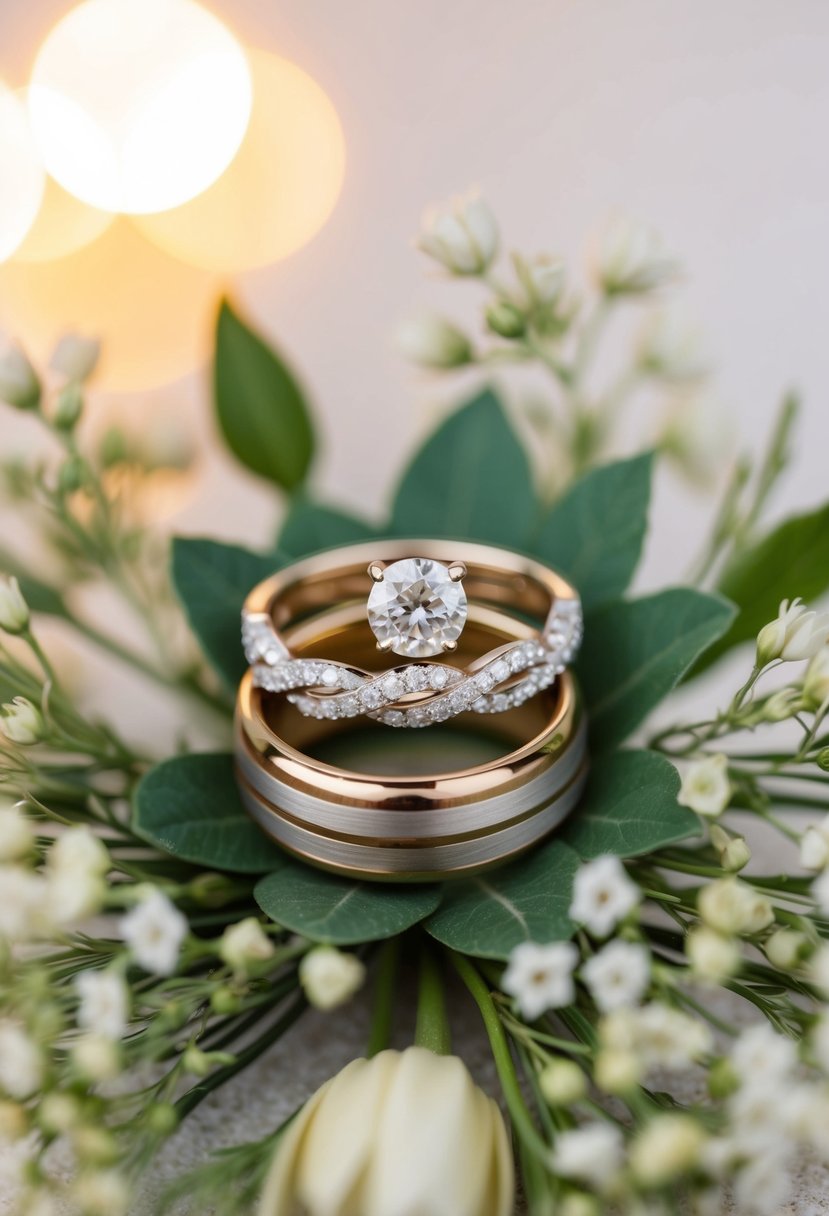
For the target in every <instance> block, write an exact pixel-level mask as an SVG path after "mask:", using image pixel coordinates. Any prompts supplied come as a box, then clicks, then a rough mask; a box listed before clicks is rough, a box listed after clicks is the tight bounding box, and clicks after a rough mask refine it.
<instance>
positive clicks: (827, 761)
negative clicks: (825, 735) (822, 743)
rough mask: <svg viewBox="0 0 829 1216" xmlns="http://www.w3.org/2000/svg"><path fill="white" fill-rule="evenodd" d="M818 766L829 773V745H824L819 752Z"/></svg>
mask: <svg viewBox="0 0 829 1216" xmlns="http://www.w3.org/2000/svg"><path fill="white" fill-rule="evenodd" d="M817 766H818V768H822V769H823V771H824V773H829V747H824V748H822V749H821V750H820V751H819V752H818V754H817Z"/></svg>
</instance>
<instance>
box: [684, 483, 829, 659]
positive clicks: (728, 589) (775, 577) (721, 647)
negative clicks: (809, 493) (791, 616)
mask: <svg viewBox="0 0 829 1216" xmlns="http://www.w3.org/2000/svg"><path fill="white" fill-rule="evenodd" d="M719 590H720V591H721V592H722V594H723V595H725V596H727V597H728V598H729V599H730V600H731V601H732V602H733V603H734V604H736V605H737V608H738V609H739V615H738V616H737V618H736V620H735V621H734V623H733V625H732V626H731V628H730V629H729V630H728V632H727V633H726V634H725V635H724V637H722V638H720V640H719V641H718V642H717V643H716V644H715V645H714V646H712V647H711V649H710V650H709V651H708V652H707V653H706V654H705V656H704V657H703V658H702V660H701V661H700V663H699V664H698V666H697V670H702V669H703V668H704V667H708V666H709V665H710V664H711V663H713V662H714V661H715V660H716V659H718V658H719V657H720V655H722V654H724V653H725V652H726V651H727V650H730V649H731V648H732V647H733V646H737V645H739V643H740V642H747V641H750V640H752V639H753V638H754V637H756V635H757V634H758V633H759V632H760V630H761V629H762V627H763V626H764V625H765V624H766V623H767V622H768V621H771V620H773V619H774V618H775V617H776V616H777V610H778V608H779V606H780V601H781V600H786V599H794V597H795V596H800V597H801V598H802V599H804V600H806V601H809V600H814V599H817V598H818V596H821V595H823V594H824V592H826V591H827V590H829V503H827V504H826V505H825V506H823V507H820V508H819V509H818V510H817V511H810V512H808V513H807V514H806V515H796V516H794V517H793V518H792V519H787V520H786V521H785V522H784V523H782V524H780V526H779V527H778V528H775V530H774V531H773V532H770V533H769V534H768V535H767V536H765V537H764V538H763V539H762V540H761V541H760V542H759V543H758V544H756V545H755V546H754V547H753V548H751V549H748V550H747V551H746V552H745V553H741V554H740V555H739V557H738V558H736V559H735V560H734V561H733V562H732V563H731V565H729V566H728V568H727V569H726V571H725V573H724V574H723V576H722V578H721V579H720V585H719Z"/></svg>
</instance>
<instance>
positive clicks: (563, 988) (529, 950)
mask: <svg viewBox="0 0 829 1216" xmlns="http://www.w3.org/2000/svg"><path fill="white" fill-rule="evenodd" d="M578 957H579V952H578V950H577V949H576V947H575V946H574V945H573V943H572V942H549V943H548V944H547V945H544V946H541V945H538V944H536V943H535V942H520V943H519V945H517V946H515V947H514V949H513V950H512V952H511V954H510V956H509V964H508V966H507V969H506V971H505V972H504V977H503V980H502V981H501V982H502V986H503V989H504V991H505V992H508V993H509V994H510V996H513V997H515V1000H516V1002H517V1004H518V1008H519V1009H520V1010H521V1013H522V1014H523V1016H524V1017H525V1018H527V1020H528V1021H530V1022H534V1021H535V1020H536V1018H539V1017H541V1015H542V1013H545V1012H546V1011H547V1010H548V1009H561V1008H562V1007H564V1006H565V1005H572V1003H573V1001H574V1000H575V996H576V989H575V985H574V983H573V968H574V967H575V965H576V963H577V962H578Z"/></svg>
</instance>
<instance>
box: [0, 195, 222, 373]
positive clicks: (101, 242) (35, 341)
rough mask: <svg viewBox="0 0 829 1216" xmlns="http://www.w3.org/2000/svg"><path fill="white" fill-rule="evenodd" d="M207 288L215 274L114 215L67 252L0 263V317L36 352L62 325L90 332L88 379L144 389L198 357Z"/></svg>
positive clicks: (209, 298) (214, 285)
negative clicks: (93, 354) (93, 362)
mask: <svg viewBox="0 0 829 1216" xmlns="http://www.w3.org/2000/svg"><path fill="white" fill-rule="evenodd" d="M217 294H218V281H217V279H216V278H215V276H213V275H212V274H210V273H208V272H207V271H205V270H200V269H197V268H196V267H193V266H187V265H185V264H184V263H183V262H180V261H177V260H176V259H175V258H171V257H170V256H169V255H168V254H166V253H164V252H163V251H162V250H160V249H158V248H156V246H154V245H152V244H151V243H150V242H149V241H147V240H145V239H144V237H143V236H142V235H141V233H140V232H138V231H137V230H136V228H135V227H134V225H133V224H132V223H131V222H130V221H129V220H127V219H125V218H123V217H120V218H117V219H116V220H115V221H114V222H113V224H112V226H111V227H110V228H109V229H107V231H106V232H105V233H104V234H103V236H101V237H99V238H98V240H96V241H94V242H93V244H91V245H87V246H86V248H85V249H82V250H80V251H79V252H77V253H74V254H71V255H70V256H69V257H64V258H60V259H58V260H57V261H52V262H48V263H40V264H33V263H22V262H16V261H15V262H7V263H6V264H5V265H3V266H0V327H3V328H5V329H8V330H9V331H11V332H12V333H14V334H15V336H16V337H17V338H19V339H20V341H21V342H23V344H24V345H25V347H26V349H27V350H28V351H29V352H30V354H31V355H32V356H34V357H35V358H37V359H40V360H43V361H44V362H45V361H46V360H47V358H48V356H49V353H50V352H51V350H52V348H53V346H54V344H55V342H56V340H57V339H58V338H59V337H60V336H61V335H62V334H64V333H66V332H76V333H81V334H85V335H87V336H89V337H97V338H99V339H100V340H101V342H102V353H101V362H100V364H99V367H98V370H97V371H96V375H95V383H96V385H99V386H101V387H104V388H108V389H113V390H125V391H128V390H136V389H147V388H153V387H155V386H157V385H159V384H165V383H169V382H170V381H172V380H176V379H178V378H179V377H180V376H183V375H185V374H186V373H187V372H189V371H192V370H193V369H194V368H196V367H198V366H199V365H200V364H201V363H202V362H203V360H204V359H205V357H206V355H207V351H208V349H209V343H210V337H211V334H210V330H211V320H212V315H213V311H214V309H215V306H216V298H217Z"/></svg>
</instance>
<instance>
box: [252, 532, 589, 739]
mask: <svg viewBox="0 0 829 1216" xmlns="http://www.w3.org/2000/svg"><path fill="white" fill-rule="evenodd" d="M456 547H457V546H451V547H450V546H448V545H447V543H446V542H445V541H435V540H424V541H390V542H383V543H381V544H379V545H377V546H369V545H350V546H346V547H344V548H340V549H333V550H330V551H328V552H326V553H322V554H319V555H318V556H316V557H313V558H308V559H306V560H305V561H301V562H297V563H296V564H294V565H291V566H287V567H285V568H284V569H283V570H281V571H279V572H278V573H277V574H275V575H273V576H272V577H271V578H269V579H266V580H265V582H263V583H260V584H259V586H258V587H256V588H254V590H253V591H251V593H250V594H249V595H248V597H247V599H246V601H245V605H244V609H243V612H242V642H243V646H244V650H245V655H246V657H247V660H248V663H249V665H250V667H251V669H252V678H253V683H254V685H255V686H256V687H258V688H260V689H263V690H265V691H267V692H272V693H285V694H286V695H287V697H288V700H289V701H291V702H292V703H293V704H294V705H295V706H296V708H297V709H299V710H300V712H301V713H303V714H305V715H306V716H309V717H314V718H331V719H335V718H352V717H356V716H358V715H361V714H366V715H368V716H369V717H371V718H374V719H375V720H377V721H380V722H383V723H386V724H387V725H389V726H418V727H419V726H429V725H431V724H432V723H435V722H445V721H446V720H447V719H449V718H452V717H454V716H455V715H457V714H459V713H464V712H467V711H471V712H474V713H485V714H490V713H499V712H501V711H503V710H507V709H513V708H515V707H517V706H518V705H521V704H522V703H523V702H524V701H526V700H528V699H529V698H530V697H532V696H534V695H535V694H536V693H538V692H540V691H542V690H543V689H544V688H548V687H550V686H551V685H552V684H553V683H554V682H555V680H556V678H557V677H558V676H559V675H561V673H562V672H563V671H564V670H565V669H566V667H567V665H568V664H569V663H570V662H571V661H572V659H573V657H574V656H575V654H576V652H577V650H578V647H579V644H580V642H581V635H582V615H581V603H580V601H579V597H578V594H577V593H576V591H575V589H574V588H573V587H572V586H571V585H570V584H569V583H568V582H567V581H566V580H565V579H564V578H562V577H561V575H559V574H557V573H555V571H553V570H550V569H549V568H548V567H546V566H543V565H542V564H541V563H540V562H536V561H534V560H532V559H531V558H527V557H522V556H520V555H517V554H514V553H511V552H510V551H509V550H506V549H497V548H494V547H492V546H485V545H475V544H466V543H465V544H464V545H463V546H462V549H463V555H462V557H463V560H461V557H460V555H459V554H457V553H454V552H447V550H448V549H450V548H456ZM355 606H361V611H362V612H363V613H364V614H365V615H364V617H363V619H364V620H366V618H367V621H368V626H369V627H370V630H371V632H372V633H373V635H374V638H375V639H376V651H375V654H376V653H377V652H380V654H386V655H391V654H394V655H399V656H400V657H401V658H402V659H404V660H408V662H404V663H402V664H400V665H396V666H394V667H391V668H387V669H386V670H384V671H376V670H372V669H371V666H370V665H366V662H365V656H362V658H363V662H362V663H358V662H357V661H356V660H355V662H354V663H349V662H345V661H343V659H342V658H340V657H333V656H332V655H331V654H330V653H326V648H325V639H326V631H325V628H324V622H325V620H326V619H327V618H332V614H335V613H337V612H342V611H351V610H353V609H354V608H355ZM473 606H474V609H475V612H476V614H477V617H478V619H479V620H480V618H481V614H482V613H483V614H484V616H485V614H486V612H487V611H493V612H494V611H497V612H498V613H499V614H503V613H505V612H506V613H508V614H511V615H512V616H513V617H514V619H515V629H514V635H515V640H514V641H511V642H506V643H504V644H503V645H501V646H498V647H496V648H495V649H494V650H491V651H489V652H487V653H486V654H484V655H481V656H480V657H478V658H474V659H473V660H472V661H471V662H469V663H468V665H467V666H466V667H463V666H460V665H459V664H458V663H457V662H456V661H455V662H453V661H452V656H454V654H455V652H456V651H457V649H458V640H459V638H460V637H461V635H462V633H463V630H464V626H465V624H466V622H467V620H468V618H469V616H470V612H471V610H472V608H473ZM314 614H316V615H317V616H318V617H319V620H320V622H321V624H320V641H319V646H318V655H314V656H311V657H307V656H304V655H303V656H302V657H301V658H298V657H296V656H295V655H293V654H292V653H291V651H290V649H289V647H288V645H287V644H286V642H285V638H284V630H286V629H288V628H290V627H291V626H293V625H295V624H296V623H297V622H299V621H302V620H304V619H307V618H308V617H313V616H314ZM332 619H333V618H332ZM528 619H529V620H535V622H536V625H535V627H534V628H533V627H528V626H527V621H528Z"/></svg>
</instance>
